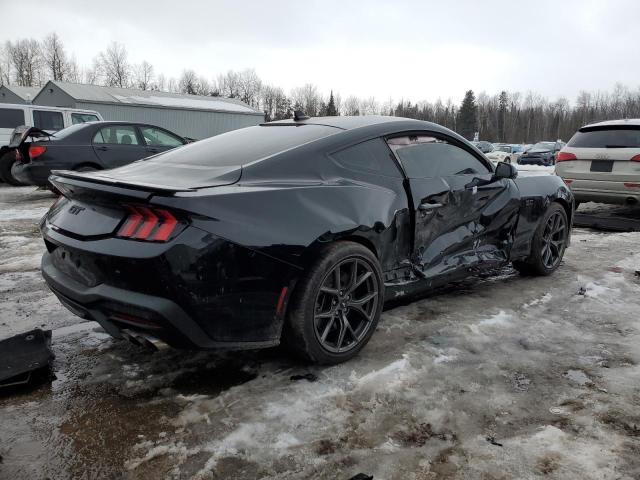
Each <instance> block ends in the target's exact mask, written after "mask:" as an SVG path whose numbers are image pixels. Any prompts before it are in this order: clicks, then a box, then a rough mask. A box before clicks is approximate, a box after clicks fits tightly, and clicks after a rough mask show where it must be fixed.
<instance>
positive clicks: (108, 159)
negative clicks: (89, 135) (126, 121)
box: [92, 124, 149, 168]
mask: <svg viewBox="0 0 640 480" xmlns="http://www.w3.org/2000/svg"><path fill="white" fill-rule="evenodd" d="M92 144H93V150H94V151H95V153H96V155H97V156H98V158H99V159H100V162H101V163H102V166H103V167H104V168H115V167H120V166H122V165H127V164H128V163H131V162H134V161H136V160H139V159H141V158H144V157H147V156H148V155H149V154H148V153H147V149H146V145H144V143H143V141H142V139H141V138H140V135H139V134H138V131H137V129H136V127H135V126H134V125H119V124H108V125H105V126H102V127H100V128H99V129H98V131H97V132H96V133H95V134H94V136H93V141H92Z"/></svg>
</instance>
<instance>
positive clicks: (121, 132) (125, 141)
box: [93, 125, 139, 145]
mask: <svg viewBox="0 0 640 480" xmlns="http://www.w3.org/2000/svg"><path fill="white" fill-rule="evenodd" d="M93 143H111V144H115V145H139V143H138V137H137V136H136V129H135V128H134V127H132V126H129V125H114V126H111V127H104V128H101V129H100V130H99V131H98V133H96V134H95V135H94V137H93Z"/></svg>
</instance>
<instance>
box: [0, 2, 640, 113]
mask: <svg viewBox="0 0 640 480" xmlns="http://www.w3.org/2000/svg"><path fill="white" fill-rule="evenodd" d="M0 11H1V12H2V18H3V19H5V20H6V19H16V21H10V22H9V21H3V22H2V28H1V29H0V39H1V40H3V41H4V40H16V39H17V38H21V37H35V38H38V39H40V38H42V37H43V36H44V35H45V34H46V33H49V32H51V31H56V32H57V33H58V34H59V35H60V37H61V38H62V39H63V41H64V43H65V45H66V47H67V50H68V51H69V52H70V53H73V54H75V55H76V58H77V60H78V61H79V63H80V64H85V65H89V64H90V63H91V60H92V58H93V57H94V56H95V55H96V53H97V52H98V51H100V50H102V49H104V48H105V47H106V46H107V45H108V44H109V43H110V42H111V41H113V40H117V41H118V42H121V43H123V44H124V45H125V46H126V47H127V49H128V52H129V59H130V61H131V62H134V63H135V62H140V61H142V60H147V61H149V62H151V63H152V64H153V65H154V67H155V70H156V72H157V73H160V72H163V73H165V75H166V76H167V77H170V76H175V77H178V76H179V75H180V73H181V72H182V71H183V70H184V69H194V70H195V71H196V72H198V73H199V74H201V75H204V76H205V77H207V78H209V79H211V78H215V77H216V76H217V74H218V73H221V72H224V71H227V70H229V69H234V70H242V69H245V68H255V69H256V71H257V72H258V74H259V75H260V77H261V78H262V79H263V81H265V82H267V83H271V84H275V85H279V86H282V87H283V88H284V89H285V90H286V91H287V92H288V91H289V90H290V89H291V88H292V87H295V86H300V85H303V84H305V83H314V84H316V85H317V86H318V87H319V88H320V90H321V91H322V92H326V93H327V94H328V92H329V90H330V89H333V90H334V91H339V92H340V93H341V94H342V95H343V97H345V96H347V95H351V94H353V95H357V96H360V97H368V96H375V97H376V99H378V100H379V101H381V102H383V101H386V100H387V99H388V98H389V97H393V98H394V99H396V100H398V99H400V98H402V97H404V98H405V99H411V100H414V101H416V100H420V99H426V100H435V99H436V98H438V97H441V98H443V99H446V98H449V97H451V98H452V99H453V100H454V101H456V102H458V101H459V100H460V99H461V98H462V96H463V94H464V92H465V91H466V90H468V89H470V88H471V89H473V90H475V91H476V92H480V91H483V90H485V91H487V92H488V93H496V92H499V91H500V90H502V89H506V90H510V91H521V92H526V91H528V90H533V91H536V92H539V93H541V94H543V95H545V96H548V97H551V98H555V97H557V96H561V95H562V96H566V97H568V98H569V99H570V100H571V101H573V100H574V99H575V96H576V94H577V93H578V91H579V90H583V89H585V90H598V89H601V90H608V89H611V88H612V87H613V85H614V84H615V83H616V82H622V83H624V84H626V85H628V86H629V87H632V88H637V87H638V86H640V1H638V0H606V1H605V0H601V1H593V0H555V1H547V0H530V1H526V0H518V1H513V0H511V1H509V0H504V1H498V0H484V1H477V0H447V1H424V0H423V1H399V0H395V1H387V2H376V1H372V0H369V1H350V0H341V1H333V0H323V1H314V0H298V1H276V0H263V1H248V0H247V1H242V0H236V1H219V0H210V1H202V2H194V1H187V0H181V1H176V0H172V1H161V0H155V1H142V0H127V1H122V0H107V1H101V2H94V1H91V2H89V1H82V0H77V1H76V0H59V1H56V2H52V1H50V0H47V1H42V2H29V1H25V0H22V1H19V2H18V1H9V0H0Z"/></svg>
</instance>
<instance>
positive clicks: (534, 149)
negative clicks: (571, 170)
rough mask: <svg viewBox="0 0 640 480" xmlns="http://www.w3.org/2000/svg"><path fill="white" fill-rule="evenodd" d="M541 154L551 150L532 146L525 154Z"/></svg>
mask: <svg viewBox="0 0 640 480" xmlns="http://www.w3.org/2000/svg"><path fill="white" fill-rule="evenodd" d="M532 153H534V154H536V153H537V154H541V153H551V150H549V149H548V148H532V149H531V150H529V151H528V152H527V153H526V154H527V155H530V154H532Z"/></svg>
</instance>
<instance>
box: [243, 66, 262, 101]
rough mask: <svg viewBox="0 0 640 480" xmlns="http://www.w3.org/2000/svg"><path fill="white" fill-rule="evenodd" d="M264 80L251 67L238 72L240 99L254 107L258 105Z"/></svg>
mask: <svg viewBox="0 0 640 480" xmlns="http://www.w3.org/2000/svg"><path fill="white" fill-rule="evenodd" d="M261 88H262V80H260V77H259V76H258V74H257V73H256V71H255V70H254V69H253V68H251V69H247V70H245V71H243V72H241V73H240V74H238V89H239V93H240V100H242V101H243V102H245V103H246V104H248V105H251V106H253V107H255V106H258V102H259V97H260V89H261Z"/></svg>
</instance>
